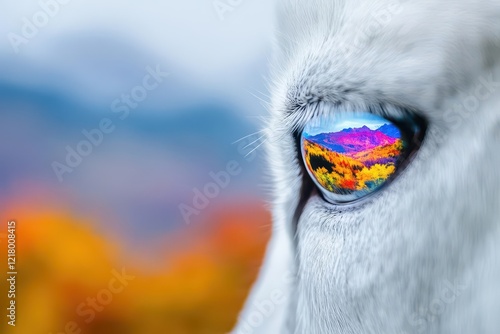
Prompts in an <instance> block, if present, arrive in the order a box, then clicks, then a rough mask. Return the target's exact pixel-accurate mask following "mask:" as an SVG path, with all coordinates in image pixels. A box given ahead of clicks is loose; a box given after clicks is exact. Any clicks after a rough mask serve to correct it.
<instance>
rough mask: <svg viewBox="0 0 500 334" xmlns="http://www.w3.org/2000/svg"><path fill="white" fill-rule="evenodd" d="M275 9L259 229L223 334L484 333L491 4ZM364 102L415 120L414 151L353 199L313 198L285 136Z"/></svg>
mask: <svg viewBox="0 0 500 334" xmlns="http://www.w3.org/2000/svg"><path fill="white" fill-rule="evenodd" d="M383 15H385V17H384V18H383V19H381V17H382V16H383ZM279 19H280V21H279V25H278V28H277V34H276V35H277V38H276V46H277V48H276V51H275V59H274V61H273V66H274V74H273V84H274V86H273V87H272V93H273V99H272V107H271V121H270V122H269V125H268V127H267V132H268V135H269V137H270V140H269V142H268V147H267V150H268V154H269V163H270V166H271V173H272V180H273V183H274V197H275V201H274V204H273V216H274V233H273V237H272V240H271V243H270V245H269V247H268V252H267V256H266V259H265V263H264V266H263V268H262V271H261V274H260V277H259V279H258V281H257V283H256V285H255V287H254V288H253V290H252V293H251V295H250V297H249V299H248V301H247V303H246V306H245V309H244V310H243V312H242V315H241V318H240V321H239V323H238V326H237V327H236V328H235V330H234V333H238V334H248V333H264V334H266V333H270V334H279V333H296V334H316V333H327V334H336V333H356V334H359V333H381V334H391V333H398V334H403V333H450V334H451V333H453V334H456V333H474V334H475V333H488V334H490V333H491V334H498V333H500V218H499V217H500V1H498V0H495V1H487V0H483V1H481V0H412V1H399V2H397V1H394V0H393V1H388V0H380V1H375V0H372V1H369V0H343V1H341V0H312V1H311V0H310V1H306V0H302V1H300V0H288V1H283V4H281V6H280V10H279ZM353 43H355V44H356V46H355V47H353V46H352V44H353ZM488 81H489V82H490V84H489V86H488V87H489V88H491V90H488V87H487V88H484V87H485V86H484V82H488ZM491 82H493V83H491ZM488 92H489V93H488ZM475 99H476V100H477V101H479V102H480V103H477V104H475V103H473V102H474V101H476V100H475ZM380 104H383V105H385V106H387V109H388V111H387V113H394V112H397V111H396V110H397V109H396V108H391V106H397V107H403V108H406V109H411V110H413V111H416V112H417V113H419V114H421V115H422V116H424V117H425V118H427V119H428V121H429V130H428V134H427V136H426V138H425V142H424V144H423V146H422V148H421V149H420V151H419V153H418V155H417V156H416V158H415V159H414V160H413V161H412V162H411V163H410V165H409V166H408V168H407V169H406V170H405V171H404V172H403V173H402V174H401V175H400V176H399V177H398V178H397V179H396V181H395V182H393V183H392V184H391V185H390V186H389V187H387V188H385V189H383V190H382V191H380V193H379V194H378V195H377V196H374V197H373V198H371V199H370V200H369V201H368V202H366V203H364V204H361V205H358V206H355V207H352V208H342V207H335V206H333V205H330V204H328V203H326V202H325V201H324V200H323V199H322V198H321V197H320V196H319V195H318V193H317V191H316V190H314V189H313V190H312V191H309V189H312V188H311V181H310V180H309V179H308V176H307V175H305V174H304V169H303V162H302V161H301V160H300V159H299V155H298V154H297V144H296V140H295V138H294V131H295V130H297V129H298V130H300V129H301V128H302V127H303V126H304V124H305V122H307V120H309V119H310V118H311V117H312V116H313V115H318V114H324V113H335V112H338V111H340V110H367V108H368V107H369V106H374V105H380ZM464 104H465V105H464ZM302 201H305V204H304V205H302V204H301V203H302ZM290 274H293V275H294V277H295V279H290V276H289V275H290ZM277 296H281V297H282V298H277Z"/></svg>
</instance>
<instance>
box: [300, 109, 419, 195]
mask: <svg viewBox="0 0 500 334" xmlns="http://www.w3.org/2000/svg"><path fill="white" fill-rule="evenodd" d="M421 130H422V129H421V126H419V124H418V122H414V121H411V122H409V124H407V125H404V124H403V122H395V121H391V120H389V119H386V118H383V117H381V116H377V115H374V114H371V113H367V112H366V113H364V112H355V113H354V112H342V113H336V114H333V115H327V116H322V117H317V118H315V119H313V120H311V121H310V122H309V123H308V124H307V125H306V127H305V128H304V130H303V132H302V138H301V149H302V157H303V160H304V163H305V166H306V169H307V171H308V172H309V175H310V176H311V178H312V179H313V180H314V182H315V183H316V185H317V186H319V188H320V190H321V191H322V193H323V194H324V196H325V197H326V198H327V199H328V200H329V201H331V202H332V203H334V204H342V203H349V202H353V201H355V200H357V199H360V198H363V197H365V196H367V195H369V194H371V193H374V192H375V191H377V190H379V189H380V188H382V187H383V186H384V185H385V184H387V183H388V181H389V180H391V179H393V177H394V176H395V175H396V173H397V172H398V170H399V169H400V168H401V167H402V166H403V165H404V162H405V160H406V159H407V157H408V156H409V155H410V153H411V152H412V151H414V149H415V147H417V146H418V145H419V144H420V140H421V139H422V131H421Z"/></svg>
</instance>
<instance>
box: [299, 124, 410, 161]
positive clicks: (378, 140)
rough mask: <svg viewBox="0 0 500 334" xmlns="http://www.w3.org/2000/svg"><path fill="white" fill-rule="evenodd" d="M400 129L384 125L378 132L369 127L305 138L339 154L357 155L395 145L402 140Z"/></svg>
mask: <svg viewBox="0 0 500 334" xmlns="http://www.w3.org/2000/svg"><path fill="white" fill-rule="evenodd" d="M400 136H401V133H400V131H399V129H398V128H397V127H396V126H394V125H392V124H384V125H383V126H381V127H380V128H378V129H376V130H372V129H370V128H369V127H367V126H363V127H361V128H354V129H353V128H348V129H344V130H342V131H339V132H332V133H319V134H317V135H314V136H309V135H306V136H305V138H306V139H307V140H309V141H311V142H313V143H316V144H320V145H323V146H325V147H326V148H328V149H329V150H331V151H333V152H337V153H345V154H349V155H352V154H355V153H359V152H363V151H366V150H370V149H373V148H375V147H380V146H386V145H392V144H394V143H395V142H396V141H397V140H398V139H400Z"/></svg>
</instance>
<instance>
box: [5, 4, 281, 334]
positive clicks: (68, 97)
mask: <svg viewBox="0 0 500 334" xmlns="http://www.w3.org/2000/svg"><path fill="white" fill-rule="evenodd" d="M273 11H274V5H273V1H269V0H255V1H239V2H238V1H228V0H222V1H214V0H197V1H194V0H183V1H172V0H167V1H160V0H144V1H141V2H137V1H118V0H108V1H97V0H86V1H82V0H33V1H31V0H19V1H1V2H0V36H1V38H0V248H1V253H0V254H3V255H0V258H1V260H0V263H3V264H2V265H0V268H2V269H1V271H0V275H2V276H4V275H6V273H7V271H8V268H7V222H8V221H9V220H15V221H16V224H17V225H16V236H17V239H16V240H17V248H16V249H17V253H16V256H17V259H16V260H17V262H16V270H17V272H18V274H17V281H16V306H17V314H16V326H15V327H12V326H10V325H8V324H7V321H8V320H9V319H8V318H6V317H5V315H4V314H1V318H2V319H4V320H2V321H1V322H0V332H1V333H5V334H10V333H22V334H38V333H44V334H47V333H53V334H60V333H91V334H97V333H99V334H100V333H102V334H104V333H106V334H113V333H120V334H158V333H175V334H183V333H204V334H209V333H227V332H228V331H229V330H230V329H231V328H232V326H233V325H234V324H235V322H236V320H237V316H238V312H239V310H240V309H241V307H242V305H243V303H244V300H245V298H246V296H247V294H248V292H249V289H250V287H251V284H252V283H253V281H254V280H255V277H256V275H257V272H258V269H259V267H260V264H261V261H262V256H263V254H264V250H265V245H266V242H267V240H268V238H269V235H270V229H271V227H270V226H271V225H270V224H271V222H270V214H269V212H268V209H267V204H266V201H267V195H266V191H265V185H264V184H265V183H266V181H265V178H264V177H262V176H261V175H263V174H265V167H264V166H265V165H264V164H263V156H264V154H263V152H262V147H259V146H260V144H261V143H262V142H263V141H264V140H265V138H264V137H262V136H260V134H259V133H258V132H257V131H258V130H259V127H260V126H261V118H262V117H263V116H264V117H265V115H266V110H265V106H264V103H263V101H262V100H264V101H265V100H267V99H268V98H267V92H266V81H265V78H266V75H267V72H268V69H267V61H268V58H269V54H270V45H271V41H270V36H271V35H272V28H273V19H274V14H273ZM120 286H121V287H120ZM118 287H120V289H118ZM8 290H9V285H8V282H7V281H6V280H5V279H2V280H1V283H0V296H1V297H0V303H1V305H0V309H2V310H6V308H7V307H8V305H9V304H8V303H9V299H8V298H7V292H8ZM3 312H5V314H7V311H3ZM79 331H81V332H79Z"/></svg>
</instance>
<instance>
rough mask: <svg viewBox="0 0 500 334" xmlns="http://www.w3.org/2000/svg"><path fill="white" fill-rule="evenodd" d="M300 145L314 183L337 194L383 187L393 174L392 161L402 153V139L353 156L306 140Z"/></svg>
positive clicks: (393, 164) (393, 166) (393, 165)
mask: <svg viewBox="0 0 500 334" xmlns="http://www.w3.org/2000/svg"><path fill="white" fill-rule="evenodd" d="M303 145H304V152H306V156H305V161H306V164H307V167H308V168H309V170H310V171H312V172H313V174H314V175H315V177H316V180H317V181H318V182H319V183H320V184H321V185H322V186H323V187H324V188H325V189H327V190H329V191H331V192H335V193H340V194H342V193H349V192H353V191H362V190H369V189H374V188H376V187H378V186H380V185H382V184H383V183H384V182H385V181H386V180H387V179H388V178H389V177H390V176H391V175H392V174H393V173H394V172H395V171H396V167H395V163H394V162H395V161H396V160H397V158H398V157H399V155H400V154H401V152H402V150H403V142H402V141H401V140H397V141H396V142H395V143H394V144H392V145H385V146H380V147H376V148H374V149H369V150H366V151H362V152H356V153H353V154H342V153H336V152H333V151H330V150H328V149H327V148H325V147H324V146H321V145H318V144H316V143H313V142H311V141H308V140H304V143H303Z"/></svg>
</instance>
